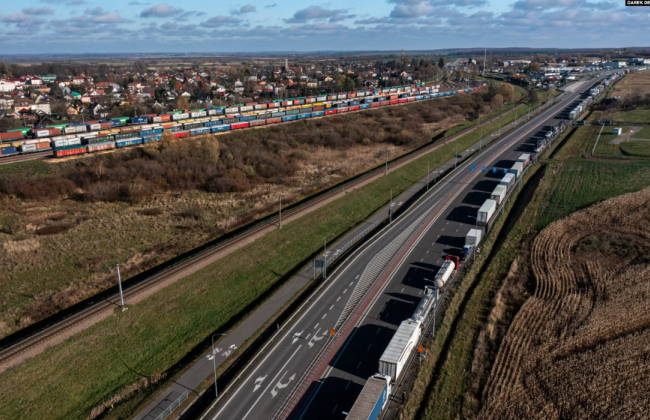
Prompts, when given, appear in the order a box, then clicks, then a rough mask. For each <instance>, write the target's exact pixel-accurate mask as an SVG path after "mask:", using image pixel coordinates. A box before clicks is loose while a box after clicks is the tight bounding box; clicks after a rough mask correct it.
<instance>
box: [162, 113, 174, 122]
mask: <svg viewBox="0 0 650 420" xmlns="http://www.w3.org/2000/svg"><path fill="white" fill-rule="evenodd" d="M171 120H172V116H171V115H170V114H162V115H160V122H165V121H171Z"/></svg>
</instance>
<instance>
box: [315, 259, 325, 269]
mask: <svg viewBox="0 0 650 420" xmlns="http://www.w3.org/2000/svg"><path fill="white" fill-rule="evenodd" d="M323 266H325V261H323V260H314V267H316V268H323Z"/></svg>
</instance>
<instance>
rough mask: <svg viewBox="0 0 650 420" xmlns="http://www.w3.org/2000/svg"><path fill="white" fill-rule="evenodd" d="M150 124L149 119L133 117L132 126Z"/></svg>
mask: <svg viewBox="0 0 650 420" xmlns="http://www.w3.org/2000/svg"><path fill="white" fill-rule="evenodd" d="M148 122H149V117H133V118H131V123H132V124H146V123H148Z"/></svg>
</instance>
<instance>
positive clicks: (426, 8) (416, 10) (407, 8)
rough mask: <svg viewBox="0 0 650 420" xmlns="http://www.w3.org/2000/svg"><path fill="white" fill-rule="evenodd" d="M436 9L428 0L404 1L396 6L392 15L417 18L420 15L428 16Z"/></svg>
mask: <svg viewBox="0 0 650 420" xmlns="http://www.w3.org/2000/svg"><path fill="white" fill-rule="evenodd" d="M394 3H397V2H394ZM434 10H436V8H435V7H434V6H432V5H431V4H430V3H429V2H428V1H419V2H413V1H404V2H402V3H401V4H398V5H397V6H395V8H394V9H393V10H392V11H391V12H390V17H392V18H398V19H404V18H417V17H420V16H427V15H429V14H431V13H432V12H433V11H434Z"/></svg>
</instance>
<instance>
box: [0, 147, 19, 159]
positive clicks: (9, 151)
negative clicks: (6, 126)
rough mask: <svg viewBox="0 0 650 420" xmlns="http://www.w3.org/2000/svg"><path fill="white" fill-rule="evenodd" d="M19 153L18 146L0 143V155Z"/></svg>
mask: <svg viewBox="0 0 650 420" xmlns="http://www.w3.org/2000/svg"><path fill="white" fill-rule="evenodd" d="M17 154H18V149H16V146H12V145H10V144H3V145H0V156H11V155H17Z"/></svg>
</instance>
